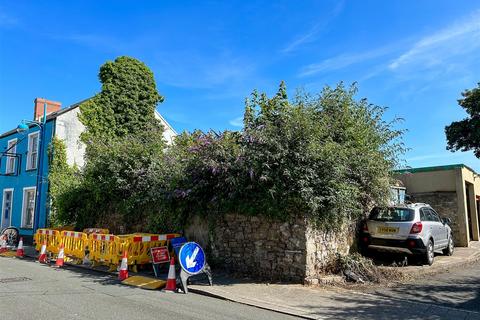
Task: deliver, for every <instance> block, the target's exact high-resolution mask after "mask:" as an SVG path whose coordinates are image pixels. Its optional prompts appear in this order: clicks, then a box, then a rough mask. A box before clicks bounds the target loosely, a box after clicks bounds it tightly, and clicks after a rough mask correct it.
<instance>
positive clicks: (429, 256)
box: [423, 239, 435, 266]
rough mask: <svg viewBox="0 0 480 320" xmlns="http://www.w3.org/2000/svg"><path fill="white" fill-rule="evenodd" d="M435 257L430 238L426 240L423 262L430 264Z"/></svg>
mask: <svg viewBox="0 0 480 320" xmlns="http://www.w3.org/2000/svg"><path fill="white" fill-rule="evenodd" d="M434 258H435V252H434V249H433V241H432V239H430V240H428V243H427V248H426V250H425V255H424V257H423V260H424V263H425V264H428V265H429V266H431V265H432V264H433V259H434Z"/></svg>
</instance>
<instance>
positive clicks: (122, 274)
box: [118, 250, 128, 281]
mask: <svg viewBox="0 0 480 320" xmlns="http://www.w3.org/2000/svg"><path fill="white" fill-rule="evenodd" d="M127 278H128V261H127V250H125V251H123V258H122V263H121V264H120V271H119V272H118V280H120V281H123V280H125V279H127Z"/></svg>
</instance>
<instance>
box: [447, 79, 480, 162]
mask: <svg viewBox="0 0 480 320" xmlns="http://www.w3.org/2000/svg"><path fill="white" fill-rule="evenodd" d="M458 104H459V105H460V107H462V108H463V109H465V111H466V112H467V115H468V116H467V118H465V119H463V120H460V121H454V122H452V123H451V124H450V125H448V126H446V127H445V134H446V136H447V150H451V151H452V152H453V151H458V150H461V151H469V150H473V152H474V154H475V156H476V157H477V158H480V83H478V86H477V87H476V88H473V89H471V90H465V91H464V92H462V99H459V100H458Z"/></svg>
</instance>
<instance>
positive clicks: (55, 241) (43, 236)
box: [33, 229, 61, 254]
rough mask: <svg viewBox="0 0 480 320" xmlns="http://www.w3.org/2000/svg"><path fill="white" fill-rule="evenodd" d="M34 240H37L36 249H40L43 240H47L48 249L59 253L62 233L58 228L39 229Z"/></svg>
mask: <svg viewBox="0 0 480 320" xmlns="http://www.w3.org/2000/svg"><path fill="white" fill-rule="evenodd" d="M33 240H34V241H35V250H37V251H40V249H41V248H42V245H43V242H44V241H47V251H48V252H52V253H55V254H57V253H58V246H59V245H60V240H61V235H60V232H59V231H57V230H51V229H38V230H37V232H36V233H35V235H34V236H33Z"/></svg>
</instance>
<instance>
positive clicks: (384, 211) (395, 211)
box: [369, 207, 415, 222]
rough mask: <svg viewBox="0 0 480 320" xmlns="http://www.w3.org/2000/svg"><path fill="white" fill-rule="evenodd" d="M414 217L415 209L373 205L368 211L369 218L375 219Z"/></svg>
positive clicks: (407, 218)
mask: <svg viewBox="0 0 480 320" xmlns="http://www.w3.org/2000/svg"><path fill="white" fill-rule="evenodd" d="M414 217H415V211H413V210H412V209H408V208H396V207H387V208H381V207H375V208H373V209H372V211H371V212H370V216H369V219H370V220H376V221H393V222H401V221H412V220H413V218H414Z"/></svg>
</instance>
